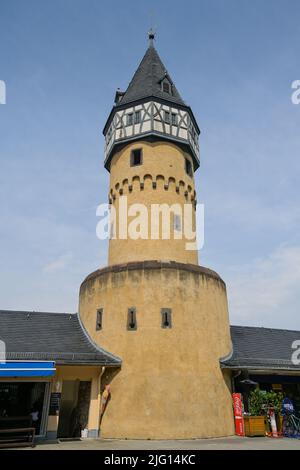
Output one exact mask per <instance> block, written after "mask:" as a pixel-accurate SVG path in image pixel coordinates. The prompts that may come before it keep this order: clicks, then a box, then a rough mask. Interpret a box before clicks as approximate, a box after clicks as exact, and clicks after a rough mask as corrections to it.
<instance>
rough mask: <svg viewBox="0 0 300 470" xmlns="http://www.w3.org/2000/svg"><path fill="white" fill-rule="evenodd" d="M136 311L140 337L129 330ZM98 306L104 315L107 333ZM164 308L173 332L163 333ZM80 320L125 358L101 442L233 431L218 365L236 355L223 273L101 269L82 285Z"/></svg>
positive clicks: (225, 383)
mask: <svg viewBox="0 0 300 470" xmlns="http://www.w3.org/2000/svg"><path fill="white" fill-rule="evenodd" d="M199 270H200V271H201V268H199ZM130 307H135V308H136V309H137V324H138V327H137V330H136V331H128V330H127V328H126V326H127V310H128V308H130ZM98 308H103V309H104V314H103V329H102V330H101V331H96V328H95V326H96V311H97V309H98ZM161 308H171V309H172V322H173V327H172V328H171V329H163V328H161V313H160V309H161ZM80 315H81V318H82V320H83V323H84V325H85V327H86V329H87V330H88V333H89V334H90V335H91V337H92V338H93V339H94V340H95V341H96V342H97V343H98V344H100V345H101V347H103V348H104V349H107V350H108V351H110V352H112V353H114V354H116V355H118V356H119V357H121V358H122V360H123V364H122V369H121V372H120V373H118V374H117V375H116V376H115V377H114V378H113V380H112V382H111V392H112V398H111V401H110V403H109V405H108V408H107V411H106V414H105V417H104V419H103V423H102V426H101V436H102V437H106V438H145V439H147V438H151V439H171V438H173V439H174V438H176V439H180V438H182V439H184V438H197V437H199V438H200V437H218V436H226V435H230V434H232V433H233V418H232V406H231V393H230V385H229V382H228V381H227V379H226V380H224V378H223V375H222V371H221V369H220V366H219V359H220V358H221V357H224V356H226V355H227V354H228V353H229V352H230V350H231V340H230V334H229V323H228V309H227V298H226V288H225V285H224V283H223V282H222V281H221V280H220V279H219V278H218V277H217V276H216V275H214V274H213V273H212V274H210V273H209V272H206V271H203V272H191V271H189V270H188V269H186V270H185V269H179V268H178V269H177V268H176V269H175V268H174V269H143V268H141V269H131V270H128V269H125V270H123V271H120V272H107V271H106V272H104V273H103V272H102V273H101V271H100V272H98V273H96V274H95V275H92V276H90V277H89V278H88V279H87V280H86V281H85V282H84V283H83V284H82V286H81V290H80ZM107 380H108V382H109V378H108V379H107Z"/></svg>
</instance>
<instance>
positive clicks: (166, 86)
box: [163, 81, 171, 94]
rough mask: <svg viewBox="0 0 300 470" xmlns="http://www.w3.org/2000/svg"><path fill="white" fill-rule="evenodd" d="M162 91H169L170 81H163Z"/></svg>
mask: <svg viewBox="0 0 300 470" xmlns="http://www.w3.org/2000/svg"><path fill="white" fill-rule="evenodd" d="M163 92H164V93H168V94H170V93H171V86H170V83H169V82H167V81H164V82H163Z"/></svg>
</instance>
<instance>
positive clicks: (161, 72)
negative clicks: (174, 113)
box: [118, 45, 186, 106]
mask: <svg viewBox="0 0 300 470" xmlns="http://www.w3.org/2000/svg"><path fill="white" fill-rule="evenodd" d="M166 73H167V71H166V67H165V66H164V64H163V63H162V61H161V59H160V57H159V55H158V53H157V51H156V49H155V48H154V47H153V46H151V45H150V46H149V47H148V49H147V51H146V53H145V55H144V57H143V59H142V61H141V63H140V65H139V66H138V68H137V70H136V72H135V74H134V76H133V78H132V80H131V82H130V84H129V86H128V88H127V90H126V92H125V94H124V96H123V98H122V99H121V101H120V102H119V103H118V105H123V104H128V103H131V102H133V101H137V100H140V99H143V98H147V97H151V96H155V97H157V98H162V99H165V100H168V101H171V102H173V103H177V104H179V105H182V106H186V104H185V102H184V101H183V99H182V98H181V96H180V94H179V92H178V90H177V89H176V87H175V85H174V83H173V81H172V79H171V77H170V75H169V74H168V77H169V78H170V80H171V83H172V84H173V86H172V95H171V94H169V93H165V92H163V91H162V89H161V83H160V81H161V80H162V79H163V77H164V76H165V74H166Z"/></svg>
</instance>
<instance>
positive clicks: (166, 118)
mask: <svg viewBox="0 0 300 470" xmlns="http://www.w3.org/2000/svg"><path fill="white" fill-rule="evenodd" d="M165 122H166V123H167V124H170V113H169V111H165Z"/></svg>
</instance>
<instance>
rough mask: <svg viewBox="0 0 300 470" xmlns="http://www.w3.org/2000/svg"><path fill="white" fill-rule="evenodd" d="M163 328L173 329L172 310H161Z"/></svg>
mask: <svg viewBox="0 0 300 470" xmlns="http://www.w3.org/2000/svg"><path fill="white" fill-rule="evenodd" d="M161 327H162V328H172V310H171V309H170V308H162V309H161Z"/></svg>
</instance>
